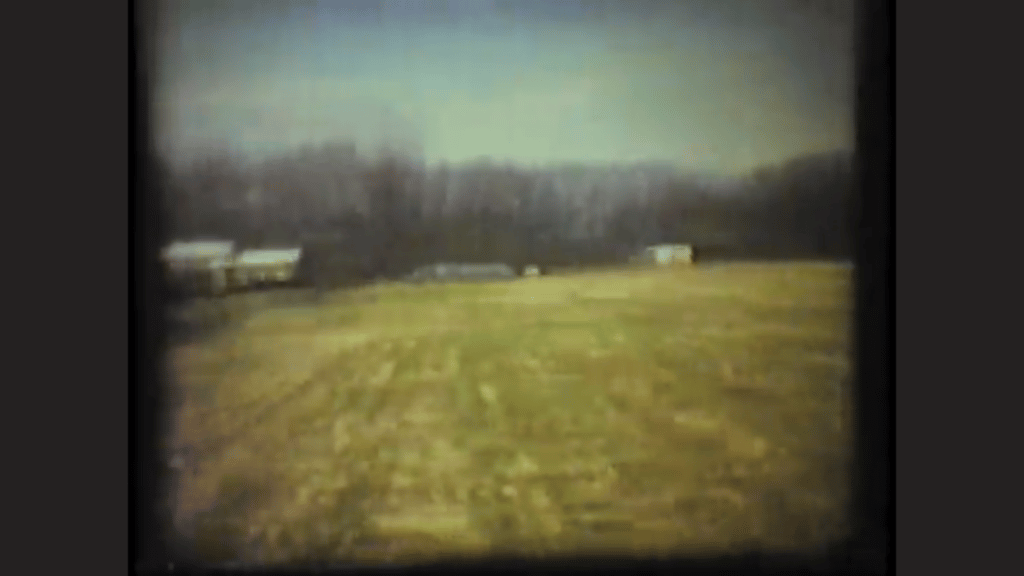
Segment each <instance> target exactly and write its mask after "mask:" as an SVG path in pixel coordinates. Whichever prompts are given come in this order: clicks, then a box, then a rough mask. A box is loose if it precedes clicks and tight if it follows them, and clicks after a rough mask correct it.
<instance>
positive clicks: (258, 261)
mask: <svg viewBox="0 0 1024 576" xmlns="http://www.w3.org/2000/svg"><path fill="white" fill-rule="evenodd" d="M301 256H302V248H275V249H258V250H244V251H242V253H241V254H239V255H238V258H236V259H235V262H236V263H237V264H241V265H243V266H246V265H248V266H258V265H263V264H294V263H295V262H298V260H299V258H300V257H301Z"/></svg>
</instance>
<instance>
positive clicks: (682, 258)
mask: <svg viewBox="0 0 1024 576" xmlns="http://www.w3.org/2000/svg"><path fill="white" fill-rule="evenodd" d="M644 253H645V254H644V256H645V257H644V258H643V259H644V260H646V261H650V262H653V263H654V264H657V265H658V266H671V265H672V264H692V263H693V247H692V246H690V245H689V244H658V245H656V246H648V247H647V248H646V249H645V250H644Z"/></svg>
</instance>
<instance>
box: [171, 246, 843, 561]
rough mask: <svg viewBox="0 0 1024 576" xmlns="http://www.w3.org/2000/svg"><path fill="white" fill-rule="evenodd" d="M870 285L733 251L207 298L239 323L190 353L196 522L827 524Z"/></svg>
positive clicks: (700, 538)
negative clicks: (654, 263)
mask: <svg viewBox="0 0 1024 576" xmlns="http://www.w3.org/2000/svg"><path fill="white" fill-rule="evenodd" d="M850 289H851V270H850V269H849V268H846V267H842V266H838V265H828V264H813V263H809V264H728V265H724V264H723V265H717V266H716V265H707V266H696V267H693V268H683V269H678V270H627V269H623V270H603V271H598V272H589V273H577V274H571V275H568V274H567V275H552V276H546V277H541V278H534V279H526V278H523V279H517V280H514V281H511V282H494V283H467V284H452V285H422V286H411V285H401V284H391V285H388V284H385V285H378V286H373V287H366V288H360V289H355V290H349V291H335V292H330V293H327V294H325V295H322V296H321V297H319V298H314V297H312V295H310V294H306V293H304V292H302V291H277V292H265V293H259V294H246V295H235V296H231V297H229V298H227V299H226V300H224V301H221V302H213V301H206V302H197V303H193V304H192V305H190V308H189V309H187V310H179V311H177V317H178V318H179V320H181V319H189V321H191V322H193V323H199V320H201V319H206V320H208V321H209V322H213V320H209V319H210V318H215V319H217V322H219V323H220V327H219V328H218V329H217V330H210V331H208V332H206V333H203V334H194V335H193V336H192V337H191V339H190V340H188V341H187V342H184V341H178V342H177V343H176V344H174V345H173V346H172V347H171V348H170V349H169V350H168V358H167V361H168V371H169V374H170V376H171V381H173V382H174V383H175V384H176V386H175V392H174V394H173V396H174V398H175V402H174V406H173V414H172V415H171V420H172V429H171V430H170V432H169V435H168V436H169V437H168V445H169V447H170V449H171V450H173V452H172V454H174V455H177V456H176V457H175V458H174V460H175V465H177V466H179V467H180V468H181V472H180V474H179V475H178V477H177V478H176V482H175V483H174V486H173V489H172V492H173V495H172V497H171V498H170V500H171V506H172V507H173V509H174V514H173V517H174V521H175V524H176V527H177V530H178V531H179V532H180V533H181V534H182V537H183V539H185V540H186V541H190V542H192V543H193V544H194V546H195V549H196V553H197V554H198V555H199V557H200V558H202V559H204V560H207V561H211V562H221V561H230V560H238V561H245V562H253V563H281V562H289V563H294V562H305V561H311V560H328V559H337V560H348V561H358V562H367V563H380V562H395V561H398V562H408V561H425V560H435V559H451V558H454V557H466V556H473V557H480V556H490V555H502V556H504V555H508V554H518V555H528V556H539V555H542V556H552V557H557V556H558V555H563V554H573V555H580V554H585V555H588V556H589V555H600V554H614V555H616V556H622V555H633V554H636V555H642V556H651V555H661V554H672V555H680V554H687V553H690V552H693V553H721V552H728V551H734V550H743V549H746V548H748V547H750V546H760V547H766V548H768V549H770V550H780V549H786V550H789V549H793V548H804V547H806V546H811V545H819V544H825V543H827V542H829V541H830V540H832V539H835V538H839V537H842V536H843V535H844V518H845V513H846V488H847V476H848V473H847V467H846V466H847V459H848V442H849V439H850V410H849V408H848V400H847V396H848V394H849V393H850V390H849V386H850V381H851V368H852V367H851V365H850V357H849V345H850V336H851V334H850V330H851V322H852V320H853V315H852V309H851V303H852V301H851V297H850V293H849V291H850ZM169 458H170V456H169Z"/></svg>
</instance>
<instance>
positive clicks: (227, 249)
mask: <svg viewBox="0 0 1024 576" xmlns="http://www.w3.org/2000/svg"><path fill="white" fill-rule="evenodd" d="M234 251H235V243H234V242H232V241H230V240H196V241H192V242H172V243H171V244H170V245H168V246H167V247H166V248H164V250H163V254H162V255H163V257H164V258H165V259H168V260H200V259H219V258H228V257H230V256H231V254H233V253H234Z"/></svg>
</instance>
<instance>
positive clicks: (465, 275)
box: [406, 263, 516, 282]
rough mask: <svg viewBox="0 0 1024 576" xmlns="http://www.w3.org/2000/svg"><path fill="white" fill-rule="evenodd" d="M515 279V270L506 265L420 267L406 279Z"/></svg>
mask: <svg viewBox="0 0 1024 576" xmlns="http://www.w3.org/2000/svg"><path fill="white" fill-rule="evenodd" d="M515 277H516V273H515V270H513V269H512V267H511V266H509V265H507V264H500V263H492V264H453V263H443V264H431V265H428V266H420V267H419V268H417V269H416V270H414V271H413V272H412V274H410V275H409V276H407V277H406V279H407V280H408V281H410V282H462V281H478V282H480V281H482V282H487V281H493V280H510V279H513V278H515Z"/></svg>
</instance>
